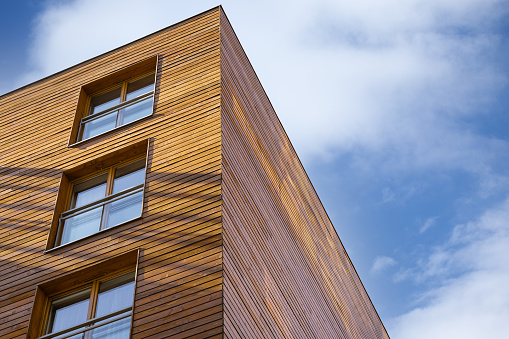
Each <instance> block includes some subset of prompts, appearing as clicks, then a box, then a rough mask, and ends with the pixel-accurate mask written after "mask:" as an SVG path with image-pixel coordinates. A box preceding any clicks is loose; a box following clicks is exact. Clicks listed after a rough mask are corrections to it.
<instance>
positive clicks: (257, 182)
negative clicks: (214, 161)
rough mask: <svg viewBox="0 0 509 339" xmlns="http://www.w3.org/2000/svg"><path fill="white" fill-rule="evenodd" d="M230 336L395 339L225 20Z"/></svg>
mask: <svg viewBox="0 0 509 339" xmlns="http://www.w3.org/2000/svg"><path fill="white" fill-rule="evenodd" d="M221 83H222V88H221V90H222V92H221V118H222V138H223V159H224V160H223V170H222V174H223V187H222V191H223V237H224V250H223V255H224V322H225V329H224V331H225V338H359V339H360V338H363V339H365V338H388V335H387V333H386V331H385V329H384V327H383V325H382V323H381V321H380V319H379V317H378V315H377V313H376V311H375V309H374V307H373V305H372V304H371V301H370V300H369V298H368V295H367V294H366V291H365V290H364V288H363V286H362V284H361V282H360V280H359V277H358V276H357V274H356V272H355V270H354V268H353V266H352V264H351V262H350V260H349V258H348V256H347V254H346V252H345V250H344V248H343V246H342V244H341V242H340V240H339V238H338V236H337V234H336V232H335V230H334V227H333V226H332V224H331V222H330V220H329V218H328V216H327V214H326V213H325V210H324V209H323V206H322V205H321V203H320V201H319V199H318V197H317V195H316V193H315V191H314V189H313V187H312V185H311V183H310V181H309V179H308V177H307V175H306V173H305V171H304V169H303V167H302V165H301V163H300V162H299V159H298V157H297V155H296V153H295V151H294V149H293V148H292V146H291V144H290V141H289V139H288V137H287V135H286V134H285V132H284V130H283V128H282V126H281V124H280V122H279V120H278V118H277V116H276V114H275V112H274V110H273V108H272V106H271V104H270V102H269V100H268V98H267V96H266V94H265V92H264V90H263V88H262V86H261V84H260V82H259V81H258V78H257V77H256V74H255V72H254V70H253V69H252V67H251V65H250V63H249V61H248V59H247V57H246V55H245V54H244V52H243V50H242V47H241V46H240V43H239V41H238V40H237V38H236V36H235V33H234V32H233V30H232V28H231V26H230V25H229V23H228V20H227V18H226V17H225V16H224V13H222V16H221Z"/></svg>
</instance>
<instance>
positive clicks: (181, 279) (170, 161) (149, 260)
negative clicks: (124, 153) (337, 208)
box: [0, 8, 223, 338]
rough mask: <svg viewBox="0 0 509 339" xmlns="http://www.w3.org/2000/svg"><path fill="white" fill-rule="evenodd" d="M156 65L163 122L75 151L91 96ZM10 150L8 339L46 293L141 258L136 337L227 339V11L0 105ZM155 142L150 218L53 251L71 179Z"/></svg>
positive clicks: (0, 180) (2, 324)
mask: <svg viewBox="0 0 509 339" xmlns="http://www.w3.org/2000/svg"><path fill="white" fill-rule="evenodd" d="M153 55H157V56H158V74H157V82H156V87H155V89H156V90H155V97H154V99H155V101H154V107H155V110H154V114H153V115H152V116H151V117H148V118H146V119H143V120H142V121H139V122H137V123H134V124H131V125H128V126H125V127H122V128H120V129H119V130H117V131H114V132H111V133H107V134H105V135H104V136H101V137H97V138H94V139H93V140H89V141H85V142H83V143H80V144H79V145H76V146H70V147H68V142H69V135H70V132H71V127H72V125H73V121H74V117H75V114H76V107H77V102H78V96H79V95H80V88H81V86H84V85H86V84H89V83H91V82H94V81H96V80H98V79H101V78H103V77H105V76H107V75H108V74H111V73H113V72H116V71H117V70H120V69H122V68H123V67H127V66H129V65H131V64H134V63H136V62H137V61H139V60H142V59H145V58H148V57H150V56H153ZM0 140H1V143H0V224H1V226H0V275H1V276H2V279H1V280H0V337H1V338H24V337H26V335H27V329H28V325H29V321H30V318H31V315H32V314H33V312H37V310H34V311H32V306H33V302H34V295H35V292H36V286H37V285H40V284H44V283H47V282H52V281H54V280H55V279H57V280H58V278H59V277H62V276H65V275H66V274H70V273H72V272H76V271H80V270H81V269H83V268H86V269H88V267H90V269H94V267H95V266H94V265H95V264H96V263H98V262H102V261H104V260H107V259H109V258H114V257H115V256H118V255H121V254H123V253H126V252H129V251H131V250H136V249H139V250H140V252H139V253H140V254H139V261H138V275H137V281H136V290H135V301H134V316H133V320H132V337H133V338H166V337H170V336H171V337H172V338H193V337H197V336H199V337H216V336H217V337H221V336H222V331H223V330H222V325H223V320H222V311H223V307H222V223H221V205H222V201H221V142H222V141H221V123H220V43H219V9H217V8H216V9H213V10H211V11H208V12H205V13H203V14H200V15H198V16H196V17H193V18H191V19H189V20H186V21H183V22H181V23H179V24H177V25H175V26H171V27H169V28H167V29H165V30H162V31H160V32H157V33H155V34H153V35H150V36H148V37H146V38H143V39H141V40H138V41H135V42H133V43H131V44H128V45H126V46H123V47H121V48H118V49H116V50H114V51H112V52H109V53H106V54H104V55H101V56H99V57H96V58H94V59H91V60H89V61H86V62H84V63H82V64H79V65H77V66H74V67H72V68H70V69H67V70H65V71H63V72H60V73H58V74H55V75H53V76H50V77H48V78H46V79H43V80H41V81H38V82H36V83H34V84H31V85H29V86H27V87H24V88H21V89H19V90H17V91H14V92H12V93H8V94H7V95H4V96H2V97H0ZM147 140H148V153H147V154H148V156H147V158H148V161H147V163H148V165H147V173H146V181H145V196H144V205H143V214H142V218H141V219H138V220H136V221H132V222H129V223H127V224H124V225H121V226H117V227H114V228H111V229H108V230H106V231H104V232H101V233H97V234H95V235H92V236H89V237H86V238H84V239H81V240H79V241H77V242H75V243H70V244H67V245H64V246H61V247H59V248H56V249H53V250H50V251H48V252H46V253H45V249H46V245H47V239H48V234H49V231H50V226H51V222H52V218H53V212H54V210H55V201H56V199H57V194H58V191H59V184H60V180H61V178H62V173H64V172H65V171H68V170H69V169H72V168H77V167H80V166H96V165H97V164H96V162H95V161H96V159H97V158H100V157H102V156H104V155H105V154H114V153H115V152H119V151H121V150H122V149H124V148H125V147H129V145H132V144H136V143H139V142H142V141H145V142H147ZM112 269H113V268H112Z"/></svg>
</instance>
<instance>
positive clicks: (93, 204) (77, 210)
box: [60, 184, 143, 221]
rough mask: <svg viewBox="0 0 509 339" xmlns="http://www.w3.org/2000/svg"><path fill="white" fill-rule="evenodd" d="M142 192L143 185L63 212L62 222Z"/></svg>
mask: <svg viewBox="0 0 509 339" xmlns="http://www.w3.org/2000/svg"><path fill="white" fill-rule="evenodd" d="M141 191H143V184H140V185H136V186H133V187H131V188H128V189H125V190H123V191H121V192H118V193H115V194H111V195H109V196H107V197H104V198H102V199H99V200H97V201H94V202H91V203H89V204H86V205H83V206H80V207H78V208H74V209H72V210H69V211H66V212H63V213H62V214H61V215H60V221H63V220H65V219H69V218H70V217H74V216H75V215H78V214H82V213H85V212H88V211H90V210H93V209H94V208H97V207H100V206H104V205H106V204H108V203H111V202H114V201H117V200H120V199H122V198H125V197H127V196H130V195H133V194H135V193H138V192H141Z"/></svg>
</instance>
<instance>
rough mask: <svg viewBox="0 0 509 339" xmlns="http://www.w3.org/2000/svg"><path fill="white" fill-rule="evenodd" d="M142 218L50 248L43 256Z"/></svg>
mask: <svg viewBox="0 0 509 339" xmlns="http://www.w3.org/2000/svg"><path fill="white" fill-rule="evenodd" d="M142 217H143V216H142V215H140V216H139V217H136V218H133V219H130V220H127V221H124V222H123V223H120V224H118V225H115V226H112V227H108V228H106V229H104V230H101V231H99V232H96V233H93V234H90V235H87V236H86V237H83V238H79V239H76V240H73V241H71V242H68V243H65V244H63V245H58V246H55V247H53V248H50V249H47V250H45V251H44V252H43V254H47V253H52V252H55V251H57V250H59V249H61V248H64V247H67V246H69V245H72V244H76V243H78V242H80V241H83V240H86V239H90V238H92V237H93V236H96V235H98V234H102V233H105V232H108V231H109V230H112V229H115V228H117V227H120V226H123V225H125V224H128V223H130V222H133V221H136V220H140V219H141V218H142Z"/></svg>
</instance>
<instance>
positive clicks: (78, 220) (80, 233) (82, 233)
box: [60, 206, 103, 245]
mask: <svg viewBox="0 0 509 339" xmlns="http://www.w3.org/2000/svg"><path fill="white" fill-rule="evenodd" d="M102 211H103V207H102V206H100V207H97V208H94V209H92V210H90V211H87V212H84V213H81V214H78V215H75V216H74V217H70V218H69V219H66V220H65V222H64V229H63V230H62V240H61V241H60V244H61V245H63V244H67V243H68V242H71V241H74V240H77V239H81V238H84V237H86V236H88V235H90V234H93V233H96V232H99V228H100V225H101V216H102Z"/></svg>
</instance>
